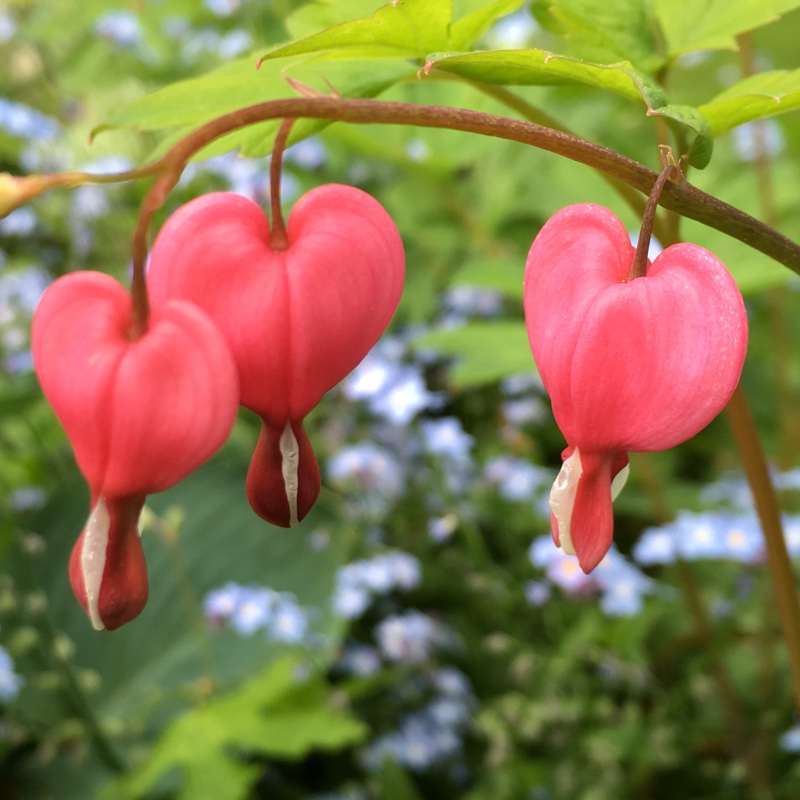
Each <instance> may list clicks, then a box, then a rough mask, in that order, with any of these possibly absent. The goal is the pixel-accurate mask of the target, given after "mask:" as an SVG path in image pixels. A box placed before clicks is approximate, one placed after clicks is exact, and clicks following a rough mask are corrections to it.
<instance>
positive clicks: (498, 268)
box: [450, 261, 525, 301]
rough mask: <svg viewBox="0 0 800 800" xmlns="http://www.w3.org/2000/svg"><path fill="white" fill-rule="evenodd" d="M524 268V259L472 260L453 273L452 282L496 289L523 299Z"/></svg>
mask: <svg viewBox="0 0 800 800" xmlns="http://www.w3.org/2000/svg"><path fill="white" fill-rule="evenodd" d="M524 270H525V264H524V261H523V262H519V261H470V262H469V263H468V264H465V265H464V266H463V267H461V269H459V270H458V272H456V273H455V275H453V277H452V279H451V281H450V284H451V285H452V286H480V287H482V288H484V289H495V290H497V291H498V292H500V293H502V294H503V295H505V296H506V297H509V298H511V299H513V300H519V301H522V278H523V273H524Z"/></svg>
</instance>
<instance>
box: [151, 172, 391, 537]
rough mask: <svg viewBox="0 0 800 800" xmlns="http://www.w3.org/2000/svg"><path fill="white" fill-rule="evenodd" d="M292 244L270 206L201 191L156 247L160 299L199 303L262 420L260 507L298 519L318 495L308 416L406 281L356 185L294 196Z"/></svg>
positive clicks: (377, 329) (251, 477)
mask: <svg viewBox="0 0 800 800" xmlns="http://www.w3.org/2000/svg"><path fill="white" fill-rule="evenodd" d="M287 234H288V245H287V246H286V247H283V248H278V247H275V248H273V247H272V246H271V244H270V227H269V222H268V220H267V218H266V216H265V214H264V212H263V211H262V210H261V208H260V207H259V206H258V205H256V204H255V203H253V202H252V201H250V200H248V199H247V198H245V197H242V196H240V195H237V194H231V193H227V192H218V193H213V194H208V195H205V196H203V197H199V198H197V199H196V200H193V201H192V202H190V203H187V204H186V205H185V206H183V207H182V208H180V209H179V210H178V211H177V212H176V213H175V214H173V215H172V216H171V217H170V218H169V219H168V220H167V222H166V224H165V225H164V227H163V228H162V230H161V231H160V233H159V235H158V237H157V238H156V241H155V244H154V245H153V249H152V252H151V256H150V266H149V273H148V275H149V277H148V283H149V286H150V290H151V297H152V299H153V303H154V305H155V306H158V305H159V304H161V303H164V302H166V301H167V300H169V299H170V298H177V297H179V298H185V299H187V300H190V301H192V302H193V303H197V304H198V305H199V306H200V307H202V308H203V309H204V310H205V311H206V312H208V314H209V315H210V316H211V317H212V319H213V320H214V321H215V322H216V323H217V325H218V327H219V329H220V330H221V331H222V332H223V334H224V336H225V338H226V339H227V341H228V344H229V346H230V349H231V352H232V353H233V355H234V358H235V360H236V365H237V367H238V369H239V381H240V386H241V403H242V405H244V406H246V407H247V408H249V409H251V410H252V411H254V412H256V413H257V414H258V415H259V416H260V417H261V418H262V420H263V426H262V430H261V435H260V438H259V441H258V444H257V446H256V450H255V453H254V454H253V459H252V461H251V464H250V471H249V473H248V476H247V496H248V499H249V500H250V504H251V505H252V506H253V509H254V510H255V511H256V513H257V514H259V516H261V517H263V518H264V519H266V520H267V521H269V522H272V523H273V524H276V525H281V526H283V527H290V526H292V525H295V524H297V523H298V522H299V521H300V520H302V519H303V517H304V516H305V515H306V514H307V513H308V511H309V510H310V508H311V506H312V505H313V503H314V501H315V500H316V498H317V495H318V493H319V487H320V475H319V467H318V465H317V460H316V457H315V455H314V451H313V450H312V448H311V444H310V442H309V440H308V437H307V436H306V433H305V431H304V429H303V418H304V417H305V416H306V415H307V414H308V413H309V412H310V411H311V409H312V408H314V406H315V405H316V404H317V403H318V402H319V400H320V398H321V397H322V395H323V394H324V393H325V392H326V391H328V390H329V389H331V388H332V387H333V386H335V385H336V384H337V383H338V382H339V381H341V380H342V379H343V378H344V377H345V376H346V375H347V374H348V373H349V372H351V371H352V370H353V369H354V368H355V367H356V366H357V365H358V363H359V362H360V361H361V360H362V359H363V358H364V356H365V355H366V354H367V352H368V351H369V349H370V348H371V347H372V346H373V345H374V344H375V342H376V341H377V340H378V338H379V337H380V335H381V334H382V333H383V331H384V329H385V328H386V326H387V325H388V324H389V321H390V320H391V318H392V315H393V314H394V311H395V309H396V308H397V304H398V302H399V301H400V295H401V293H402V290H403V279H404V273H405V258H404V254H403V244H402V241H401V239H400V234H399V233H398V231H397V228H396V227H395V225H394V222H393V221H392V219H391V217H390V216H389V214H388V213H387V212H386V210H385V209H384V208H383V207H382V206H381V205H380V204H379V203H378V202H377V201H376V200H375V199H374V198H372V197H370V196H369V195H368V194H365V193H364V192H362V191H360V190H359V189H355V188H353V187H351V186H341V185H338V184H331V185H327V186H321V187H318V188H316V189H313V190H312V191H310V192H309V193H308V194H306V195H304V196H303V197H302V198H301V199H300V200H299V201H298V203H297V204H296V205H295V207H294V210H293V211H292V213H291V216H290V217H289V221H288V225H287Z"/></svg>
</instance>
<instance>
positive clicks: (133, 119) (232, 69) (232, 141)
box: [95, 58, 415, 158]
mask: <svg viewBox="0 0 800 800" xmlns="http://www.w3.org/2000/svg"><path fill="white" fill-rule="evenodd" d="M414 71H415V70H414V69H413V68H412V67H410V66H409V65H408V64H406V63H404V62H398V61H396V60H387V59H382V60H381V59H375V60H373V61H372V62H371V63H370V68H369V70H365V69H364V64H363V62H361V61H336V62H328V63H326V64H325V65H324V68H322V67H320V65H319V64H317V65H313V66H312V65H309V64H307V63H305V62H299V61H294V62H292V63H289V64H286V63H282V64H279V63H277V62H269V63H266V64H264V65H263V66H262V67H261V69H260V70H258V71H256V69H255V65H254V61H253V59H249V58H246V59H238V60H236V61H232V62H230V63H229V64H225V65H224V66H222V67H220V68H219V69H216V70H214V71H213V72H210V73H208V74H207V75H204V76H203V77H200V78H193V79H190V80H186V81H180V82H178V83H174V84H171V85H169V86H166V87H164V88H163V89H160V90H158V91H155V92H152V93H150V94H147V95H145V96H144V97H141V98H139V99H138V100H136V101H135V102H133V103H130V104H129V105H126V106H123V107H122V108H121V109H120V110H119V111H118V112H117V113H116V114H114V115H112V116H111V118H110V119H109V120H108V121H107V122H106V123H105V124H104V125H102V126H100V127H99V128H98V129H97V130H96V131H95V133H99V132H101V131H103V130H108V129H112V128H121V127H127V128H137V129H139V130H163V129H177V130H176V131H174V132H173V133H171V135H170V137H169V138H168V139H167V140H166V141H164V142H162V144H161V146H160V147H159V149H158V150H157V151H156V153H157V154H160V153H163V151H164V150H165V149H166V148H167V147H168V146H169V145H170V144H172V143H174V142H175V141H177V140H178V139H180V138H182V137H183V136H185V135H187V134H189V133H190V132H191V131H192V130H194V129H196V128H198V127H199V126H200V125H202V124H203V123H205V122H208V121H209V120H211V119H214V118H215V117H219V116H221V115H223V114H227V113H229V112H231V111H235V110H237V109H239V108H242V107H244V106H249V105H253V104H255V103H261V102H265V101H267V100H277V99H279V98H285V97H287V96H291V95H292V94H293V93H294V90H293V89H292V88H291V87H290V86H289V84H288V83H287V82H286V78H287V76H288V77H291V78H293V79H295V80H298V81H300V82H301V83H304V84H306V85H309V86H312V87H314V88H316V89H319V90H320V91H329V87H328V85H327V83H326V81H327V82H329V83H330V84H331V85H332V86H333V87H334V88H335V89H336V91H337V92H338V93H339V94H340V95H342V96H343V97H374V96H375V95H378V94H380V93H381V92H383V91H385V90H386V89H387V88H389V87H390V86H391V85H392V84H394V83H395V82H397V81H398V80H401V79H402V78H404V77H406V76H408V75H409V74H413V73H414ZM279 124H280V120H274V121H269V122H264V123H257V124H255V125H251V126H249V127H247V128H243V129H240V130H237V131H235V132H234V133H232V134H228V135H226V136H224V137H222V138H220V139H218V140H217V141H216V142H214V143H212V144H211V145H209V146H208V147H206V148H205V149H204V150H203V151H201V153H199V154H198V156H197V158H207V157H209V156H212V155H219V154H220V153H224V152H228V151H230V150H234V149H236V148H239V149H240V151H241V154H242V155H245V156H251V157H260V156H263V155H266V154H267V153H269V152H270V150H271V149H272V142H273V140H274V138H275V133H276V131H277V129H278V126H279ZM328 124H330V123H328V122H326V121H324V120H300V121H299V122H298V123H297V124H296V125H295V127H294V129H293V131H292V141H297V140H299V139H301V138H303V137H304V136H308V135H310V134H311V133H313V132H314V131H318V130H320V129H322V128H324V127H325V126H326V125H328Z"/></svg>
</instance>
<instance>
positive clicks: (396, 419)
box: [341, 337, 441, 426]
mask: <svg viewBox="0 0 800 800" xmlns="http://www.w3.org/2000/svg"><path fill="white" fill-rule="evenodd" d="M404 353H405V345H404V344H403V343H402V342H400V341H399V340H398V339H397V338H393V337H384V338H383V339H381V341H380V342H378V344H377V345H375V347H373V348H372V350H371V351H370V352H369V353H368V354H367V356H366V358H364V360H363V361H362V362H361V363H360V364H359V365H358V366H357V367H356V368H355V369H354V370H353V372H351V373H350V375H348V376H347V378H345V379H344V381H342V384H341V389H342V392H343V393H344V395H345V396H346V397H347V398H349V399H350V400H364V401H366V402H367V406H368V408H369V410H370V411H371V412H372V413H373V414H375V415H376V416H378V417H381V418H382V419H385V420H387V421H388V422H391V423H392V424H394V425H401V426H405V425H408V423H409V422H411V420H412V419H414V417H415V416H417V414H419V412H420V411H423V410H425V409H432V408H437V407H438V406H439V405H441V398H440V397H439V396H438V395H436V394H434V393H433V392H430V391H428V388H427V386H426V385H425V379H424V377H423V375H422V372H421V371H420V368H419V367H418V366H415V365H409V364H404V363H403V362H402V358H403V355H404Z"/></svg>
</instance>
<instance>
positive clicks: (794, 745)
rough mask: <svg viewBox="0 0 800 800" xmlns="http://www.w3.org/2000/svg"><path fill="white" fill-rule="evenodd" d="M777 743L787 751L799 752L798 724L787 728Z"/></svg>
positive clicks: (799, 728) (799, 731)
mask: <svg viewBox="0 0 800 800" xmlns="http://www.w3.org/2000/svg"><path fill="white" fill-rule="evenodd" d="M778 745H779V746H780V748H781V749H782V750H786V752H787V753H800V725H795V726H794V727H793V728H789V730H788V731H786V733H784V734H783V736H781V738H780V739H779V740H778Z"/></svg>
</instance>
